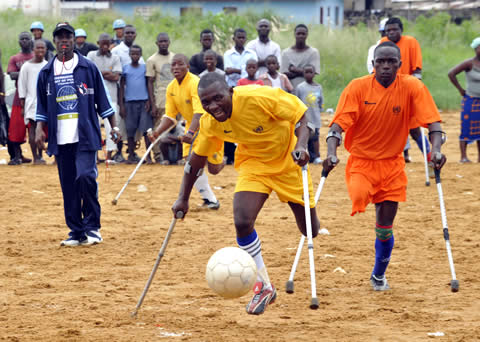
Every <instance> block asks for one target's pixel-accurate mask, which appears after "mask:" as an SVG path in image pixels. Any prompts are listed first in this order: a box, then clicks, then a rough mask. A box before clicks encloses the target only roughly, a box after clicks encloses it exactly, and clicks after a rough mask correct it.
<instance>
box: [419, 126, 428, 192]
mask: <svg viewBox="0 0 480 342" xmlns="http://www.w3.org/2000/svg"><path fill="white" fill-rule="evenodd" d="M420 132H421V133H422V154H423V161H424V164H425V185H426V186H430V178H429V175H428V161H427V146H426V144H425V133H424V132H423V127H420Z"/></svg>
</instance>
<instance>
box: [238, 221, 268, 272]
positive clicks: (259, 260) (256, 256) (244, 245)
mask: <svg viewBox="0 0 480 342" xmlns="http://www.w3.org/2000/svg"><path fill="white" fill-rule="evenodd" d="M237 243H238V246H239V247H240V248H241V249H243V250H244V251H246V252H247V253H248V254H250V256H251V257H252V258H253V260H255V264H256V265H257V269H258V270H260V269H262V268H263V267H265V264H264V262H263V257H262V244H261V242H260V239H259V238H258V235H257V232H256V231H255V229H254V230H253V231H252V232H251V233H250V234H249V235H247V236H245V237H242V238H239V237H237Z"/></svg>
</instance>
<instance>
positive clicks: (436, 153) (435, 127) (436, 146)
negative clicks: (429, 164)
mask: <svg viewBox="0 0 480 342" xmlns="http://www.w3.org/2000/svg"><path fill="white" fill-rule="evenodd" d="M428 132H429V134H428V135H429V137H430V142H431V143H432V161H433V163H434V167H435V169H437V170H440V169H441V168H442V167H443V165H444V164H445V162H446V161H447V158H446V157H445V155H443V154H442V152H441V148H442V143H443V142H442V135H443V133H442V125H441V124H440V122H433V123H431V124H429V125H428Z"/></svg>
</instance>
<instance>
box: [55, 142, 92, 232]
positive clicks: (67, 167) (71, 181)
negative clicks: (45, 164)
mask: <svg viewBox="0 0 480 342" xmlns="http://www.w3.org/2000/svg"><path fill="white" fill-rule="evenodd" d="M57 166H58V175H59V176H60V185H61V187H62V193H63V208H64V211H65V221H66V223H67V226H68V227H69V228H70V236H71V237H73V238H76V239H80V238H82V237H83V236H84V235H85V232H87V231H90V230H98V229H100V203H99V202H98V184H97V176H98V170H97V151H80V150H79V149H78V143H74V144H66V145H58V155H57Z"/></svg>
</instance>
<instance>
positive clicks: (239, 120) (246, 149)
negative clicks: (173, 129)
mask: <svg viewBox="0 0 480 342" xmlns="http://www.w3.org/2000/svg"><path fill="white" fill-rule="evenodd" d="M198 95H199V97H200V100H201V101H202V106H203V108H204V109H205V111H207V113H209V114H210V115H204V116H202V118H201V119H200V133H199V135H198V137H197V144H196V145H195V146H194V148H193V153H192V155H191V157H190V160H189V161H188V167H187V168H186V169H185V175H184V177H183V181H182V185H181V188H180V194H179V197H178V199H177V201H176V202H175V204H174V205H173V207H172V210H173V212H174V214H176V213H177V212H178V211H183V212H184V213H186V212H187V211H188V199H189V197H190V192H191V190H192V186H193V184H194V182H195V180H196V179H197V176H198V174H201V173H202V170H203V167H204V165H205V162H206V160H207V156H209V155H211V154H212V153H214V152H218V151H221V148H222V146H223V143H224V141H228V142H232V143H237V149H236V151H235V169H236V170H237V171H238V173H239V176H238V180H237V185H236V188H235V195H234V199H233V215H234V221H235V228H236V233H237V243H238V245H239V246H240V248H242V249H243V250H245V251H247V252H248V253H249V254H250V255H251V256H252V257H253V259H254V260H255V263H256V264H257V268H258V274H259V276H258V281H257V283H256V284H255V288H254V292H255V295H254V297H253V299H252V300H251V301H250V303H249V304H248V305H247V312H248V313H249V314H255V315H258V314H261V313H263V312H264V311H265V309H266V307H267V305H268V304H269V303H272V302H273V301H274V300H275V298H276V290H275V288H274V287H273V286H272V284H271V283H270V280H269V277H268V274H267V271H266V268H265V264H264V262H263V258H262V254H261V244H260V240H259V238H258V236H257V233H256V231H255V229H254V224H255V220H256V218H257V215H258V213H259V212H260V210H261V209H262V207H263V204H264V203H265V201H266V200H267V198H268V196H269V195H270V193H271V192H272V191H275V192H276V193H277V195H278V197H279V199H280V200H281V201H282V202H287V203H288V205H289V206H290V208H291V209H292V211H293V214H294V215H295V219H296V221H297V225H298V228H299V229H300V231H301V232H302V234H304V235H306V228H305V209H304V202H303V196H302V195H303V185H302V175H301V168H300V166H303V165H305V164H306V163H307V162H308V160H309V155H308V152H307V142H308V137H309V131H308V130H309V128H307V119H306V117H305V112H306V111H307V107H306V106H305V105H304V104H303V102H302V101H300V99H298V98H297V97H296V96H294V95H291V94H289V93H287V92H285V91H283V90H282V89H280V88H271V87H263V86H258V85H248V86H243V87H236V88H234V89H233V88H229V87H228V85H227V83H226V82H225V78H224V77H222V76H221V75H218V74H217V73H213V72H212V73H208V74H207V75H205V76H203V77H202V78H201V80H200V83H199V84H198ZM297 137H298V139H297ZM294 155H300V157H299V158H298V159H294ZM309 188H310V193H311V195H310V203H309V205H310V208H311V220H312V233H313V236H316V235H317V234H318V229H319V226H320V223H319V221H318V218H317V213H316V211H315V203H314V200H313V196H312V193H313V187H312V183H311V180H310V177H309Z"/></svg>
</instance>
